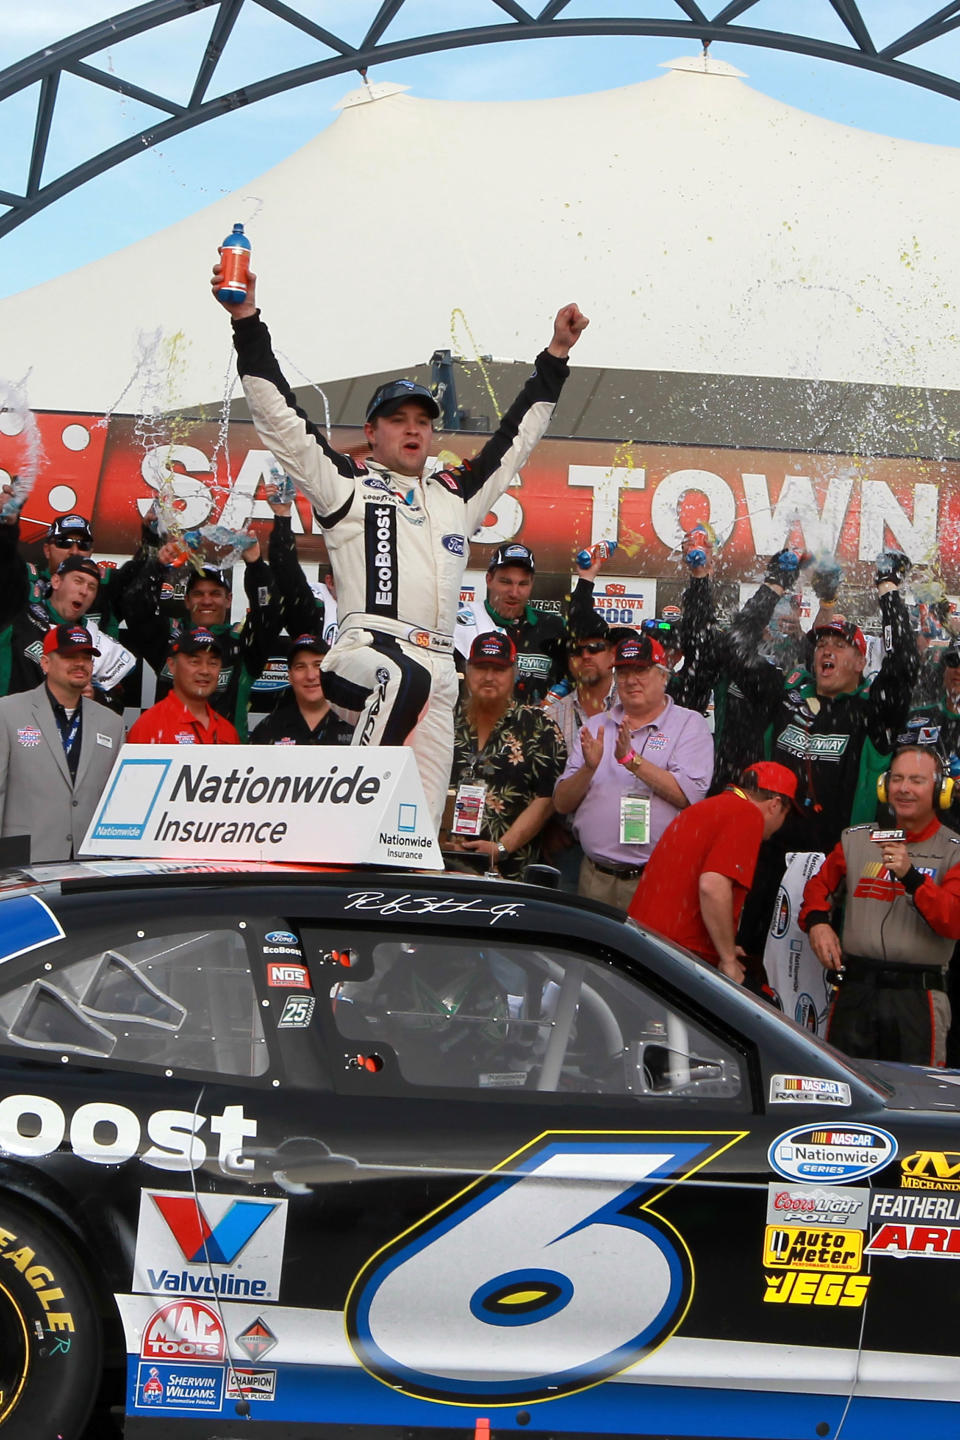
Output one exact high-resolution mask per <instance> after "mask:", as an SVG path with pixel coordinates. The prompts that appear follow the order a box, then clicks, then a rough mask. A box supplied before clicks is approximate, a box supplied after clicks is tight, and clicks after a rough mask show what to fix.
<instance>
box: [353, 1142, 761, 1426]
mask: <svg viewBox="0 0 960 1440" xmlns="http://www.w3.org/2000/svg"><path fill="white" fill-rule="evenodd" d="M743 1133H744V1132H731V1131H726V1132H708V1131H689V1132H687V1131H682V1132H669V1131H667V1132H663V1133H660V1132H655V1131H638V1132H626V1133H624V1132H611V1133H606V1132H597V1133H591V1132H580V1133H577V1132H571V1133H566V1132H556V1133H547V1134H544V1135H542V1136H540V1137H539V1138H538V1139H537V1140H535V1141H533V1142H532V1144H530V1145H529V1146H527V1147H526V1148H525V1149H523V1150H521V1151H519V1152H518V1153H517V1154H516V1155H513V1156H511V1157H510V1158H509V1159H507V1160H505V1161H504V1162H503V1164H502V1165H500V1166H498V1167H497V1169H496V1170H495V1171H493V1172H492V1173H491V1174H489V1175H488V1176H486V1177H485V1178H484V1179H483V1180H481V1181H478V1182H477V1183H476V1184H474V1185H471V1186H469V1187H468V1188H467V1189H466V1190H464V1191H462V1192H461V1193H460V1194H459V1195H457V1196H454V1198H453V1199H452V1200H450V1201H449V1202H448V1203H447V1204H445V1205H443V1206H441V1207H440V1209H438V1210H435V1211H434V1212H433V1213H432V1214H430V1215H428V1216H426V1217H425V1218H424V1219H423V1220H422V1221H421V1222H420V1223H419V1224H417V1225H414V1226H413V1227H412V1228H411V1229H410V1230H407V1231H405V1232H404V1233H403V1234H402V1235H399V1236H398V1237H397V1238H396V1239H395V1240H394V1241H392V1242H391V1243H390V1244H388V1245H387V1246H385V1247H384V1249H383V1250H381V1251H379V1252H378V1253H377V1254H376V1255H374V1256H373V1258H372V1259H371V1260H370V1261H369V1262H368V1263H367V1265H366V1266H365V1267H364V1269H363V1270H362V1271H361V1272H360V1274H359V1275H358V1276H357V1279H356V1280H355V1281H354V1284H353V1286H352V1288H351V1291H350V1295H349V1297H348V1300H347V1311H346V1321H347V1333H348V1336H349V1338H350V1342H351V1344H352V1346H353V1349H354V1351H355V1353H356V1355H357V1358H358V1359H359V1360H360V1363H361V1364H362V1365H363V1366H364V1368H365V1369H367V1370H368V1371H369V1372H370V1373H371V1374H372V1375H374V1376H375V1377H376V1378H377V1379H379V1380H381V1381H383V1382H384V1383H385V1384H387V1385H389V1386H392V1387H394V1388H396V1389H398V1390H400V1391H402V1392H404V1393H406V1394H408V1395H415V1396H420V1397H421V1398H423V1399H431V1400H446V1401H449V1402H451V1403H471V1404H472V1403H476V1404H483V1405H508V1404H517V1403H519V1402H521V1401H522V1402H523V1403H525V1404H526V1403H531V1402H536V1401H539V1400H548V1399H554V1398H555V1397H556V1396H558V1395H562V1394H568V1393H571V1392H573V1391H577V1390H584V1389H586V1388H588V1387H589V1386H591V1385H597V1384H599V1383H600V1382H601V1381H603V1380H605V1379H607V1378H609V1377H610V1376H611V1375H615V1374H618V1373H620V1372H621V1371H623V1370H626V1369H628V1368H629V1367H630V1366H631V1365H635V1364H636V1363H637V1361H638V1360H641V1359H642V1358H643V1357H644V1356H645V1355H647V1354H649V1353H650V1351H652V1350H653V1349H655V1348H656V1347H657V1346H658V1345H661V1344H662V1343H663V1341H664V1340H666V1339H667V1338H668V1337H669V1336H670V1335H671V1334H673V1332H674V1331H675V1330H676V1328H677V1326H678V1325H679V1324H680V1323H681V1321H682V1319H683V1317H684V1315H685V1314H686V1311H687V1308H688V1306H689V1304H690V1299H691V1297H692V1294H693V1285H694V1268H693V1259H692V1257H691V1255H690V1252H689V1250H688V1248H687V1245H686V1243H685V1241H684V1239H683V1237H682V1235H680V1234H679V1232H678V1231H677V1230H676V1229H675V1228H674V1227H673V1226H672V1225H671V1224H670V1223H669V1222H668V1221H667V1220H665V1219H664V1218H663V1217H662V1216H660V1215H659V1214H658V1213H657V1212H656V1210H655V1208H654V1205H655V1202H656V1200H657V1199H658V1198H659V1197H660V1196H662V1195H663V1194H664V1192H665V1191H666V1190H668V1189H670V1188H671V1186H673V1185H674V1184H676V1183H677V1181H679V1180H681V1179H682V1178H684V1177H686V1176H689V1175H692V1174H693V1173H695V1172H696V1171H698V1170H700V1169H701V1168H702V1167H703V1166H706V1165H709V1164H711V1163H712V1162H713V1161H715V1160H716V1159H717V1157H718V1156H720V1155H722V1154H723V1152H724V1151H725V1150H728V1149H729V1148H730V1146H732V1145H734V1144H736V1143H737V1142H738V1141H739V1140H741V1139H742V1138H743ZM620 1294H629V1295H630V1297H631V1303H630V1305H629V1306H625V1305H617V1304H611V1296H614V1295H620ZM426 1300H428V1302H429V1303H425V1301H426ZM414 1312H415V1313H416V1314H417V1316H418V1322H417V1324H416V1325H411V1324H410V1323H409V1317H410V1315H411V1314H412V1313H414ZM440 1356H442V1357H444V1358H443V1360H442V1361H440V1363H438V1357H440ZM481 1376H487V1377H489V1378H487V1379H481V1378H479V1377H481Z"/></svg>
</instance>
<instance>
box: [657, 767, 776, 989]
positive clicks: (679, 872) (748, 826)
mask: <svg viewBox="0 0 960 1440" xmlns="http://www.w3.org/2000/svg"><path fill="white" fill-rule="evenodd" d="M762 840H763V815H762V814H761V813H760V811H759V809H758V808H757V806H756V805H754V803H753V801H752V800H748V799H746V798H745V796H743V795H742V794H739V795H738V794H737V792H736V791H735V790H725V791H724V792H723V794H722V795H713V796H711V798H710V799H709V800H700V801H698V803H697V804H696V805H690V806H688V807H687V809H686V810H681V811H680V814H679V815H678V816H677V817H676V819H675V820H672V821H671V822H670V824H669V825H668V826H667V828H666V830H665V831H664V832H663V836H662V837H661V839H660V843H659V844H658V845H657V847H656V849H655V850H654V852H653V854H652V855H651V856H650V859H649V861H648V862H647V868H646V869H645V870H644V872H643V874H642V876H641V877H640V883H639V885H638V886H637V891H636V894H635V895H634V897H633V901H632V903H631V905H630V914H631V915H632V916H633V918H634V920H638V921H639V922H640V924H641V925H646V926H647V928H648V929H650V930H656V932H657V933H658V934H659V935H663V936H665V937H666V938H667V939H668V940H673V941H674V942H675V943H676V944H677V945H683V946H685V947H686V949H688V950H692V951H693V953H694V954H695V955H699V956H700V957H701V958H702V959H704V960H709V961H710V963H711V965H716V964H717V962H718V960H719V958H720V957H719V956H718V955H717V952H716V950H715V949H714V946H713V941H712V940H711V939H710V933H709V931H708V930H707V927H706V925H704V923H703V916H702V915H701V914H700V876H701V875H703V874H705V873H706V872H707V871H713V872H714V873H715V874H717V875H726V876H727V877H728V878H729V879H730V880H732V881H733V923H734V927H736V925H737V923H738V922H739V920H740V911H741V910H742V909H743V902H744V900H745V899H746V898H747V891H748V890H749V889H750V886H751V884H752V883H753V872H754V870H755V868H756V864H757V854H758V852H759V849H760V842H761V841H762Z"/></svg>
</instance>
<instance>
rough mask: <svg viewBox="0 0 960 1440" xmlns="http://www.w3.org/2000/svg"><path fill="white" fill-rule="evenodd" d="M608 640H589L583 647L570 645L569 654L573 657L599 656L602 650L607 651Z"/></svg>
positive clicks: (568, 647)
mask: <svg viewBox="0 0 960 1440" xmlns="http://www.w3.org/2000/svg"><path fill="white" fill-rule="evenodd" d="M606 648H607V642H606V640H587V641H586V642H585V643H584V644H583V645H568V646H567V654H568V655H573V656H578V657H579V656H581V655H599V654H600V652H601V650H606Z"/></svg>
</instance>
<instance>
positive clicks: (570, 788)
mask: <svg viewBox="0 0 960 1440" xmlns="http://www.w3.org/2000/svg"><path fill="white" fill-rule="evenodd" d="M613 664H614V675H615V677H616V686H617V693H618V695H619V699H618V701H617V703H616V704H615V705H613V706H612V707H611V708H610V710H607V711H602V712H601V713H600V714H599V715H594V716H593V717H592V718H591V719H590V720H588V721H587V723H586V725H584V727H583V729H582V730H581V731H580V734H579V736H578V738H577V741H576V743H575V745H574V747H573V749H572V751H571V753H570V756H569V758H568V760H567V767H566V769H565V770H564V772H563V774H562V775H561V777H560V779H559V780H558V781H557V786H556V789H555V790H554V792H553V803H554V805H555V806H556V808H557V810H558V811H559V812H560V814H561V815H569V814H573V817H574V818H573V824H574V829H575V830H576V833H577V838H578V839H579V841H580V844H581V846H582V847H583V851H584V859H583V864H582V866H581V867H580V881H579V885H578V893H579V894H580V895H585V896H587V897H588V898H589V899H591V900H605V901H606V902H607V903H608V904H610V905H616V906H617V907H618V908H619V909H621V910H626V909H627V908H628V906H629V904H630V901H631V900H632V899H633V894H634V891H635V890H636V888H637V881H638V880H639V878H640V876H641V874H642V873H643V867H644V866H645V865H646V863H647V861H648V860H649V858H650V855H651V853H652V851H653V847H654V846H655V845H656V843H657V841H658V840H659V839H660V836H661V835H662V834H663V832H664V830H666V828H667V826H668V825H669V824H670V821H671V820H672V819H673V818H674V816H675V815H676V814H677V812H678V811H679V810H682V809H683V808H684V807H685V806H686V805H692V804H693V803H694V802H695V801H697V800H702V799H703V797H704V796H705V795H706V793H707V789H708V787H709V785H710V779H711V776H712V774H713V738H712V736H711V734H710V729H709V727H708V725H707V722H706V720H704V718H703V716H702V715H699V714H698V713H697V712H696V711H695V710H684V709H683V708H682V707H681V706H679V705H675V704H674V702H673V701H672V700H671V699H670V697H669V696H668V695H667V693H666V692H667V681H668V679H669V678H670V670H669V667H668V665H667V662H666V655H665V653H664V650H663V647H662V646H661V645H660V643H659V642H658V641H657V640H654V639H653V638H652V637H651V636H649V635H628V636H626V637H624V639H622V640H620V641H619V643H618V645H617V647H616V650H615V652H614V661H613Z"/></svg>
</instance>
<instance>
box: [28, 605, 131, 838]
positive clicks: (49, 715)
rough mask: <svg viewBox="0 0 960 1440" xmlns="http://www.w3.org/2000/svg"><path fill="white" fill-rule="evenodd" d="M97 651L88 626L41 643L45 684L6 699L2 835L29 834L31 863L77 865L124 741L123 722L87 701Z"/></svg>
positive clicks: (64, 628)
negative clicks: (63, 861)
mask: <svg viewBox="0 0 960 1440" xmlns="http://www.w3.org/2000/svg"><path fill="white" fill-rule="evenodd" d="M98 655H99V651H98V650H97V648H96V646H95V645H94V643H93V640H92V639H91V636H90V632H89V631H88V630H87V629H86V628H85V627H84V626H83V625H57V626H54V628H53V629H51V630H48V631H47V633H46V635H45V636H44V639H43V653H42V656H41V660H40V666H41V669H42V670H43V673H44V680H43V683H42V684H40V685H38V686H37V687H36V689H34V690H25V691H21V692H20V693H19V694H17V695H8V696H7V697H6V698H5V699H3V700H0V816H2V819H0V833H2V834H3V835H4V836H8V835H29V836H30V858H31V860H32V861H34V862H39V861H43V860H71V859H73V857H74V856H75V855H76V854H77V852H78V850H79V849H80V846H81V844H82V842H83V837H84V835H85V834H86V832H87V827H88V826H89V824H90V821H91V820H92V818H93V812H94V810H95V809H96V807H97V802H98V801H99V799H100V796H101V794H102V792H103V787H104V785H105V784H106V783H107V778H108V776H109V774H110V771H111V769H112V768H113V762H114V761H115V760H116V758H117V754H118V753H119V750H120V746H121V743H122V741H123V721H122V720H121V719H120V716H119V715H114V714H113V713H112V712H111V711H110V710H107V709H106V708H105V706H103V705H98V704H97V703H96V701H94V700H88V699H87V698H86V696H85V694H84V692H85V691H86V690H87V689H88V687H89V685H90V679H91V676H92V674H93V662H94V660H95V659H96V658H97V656H98Z"/></svg>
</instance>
